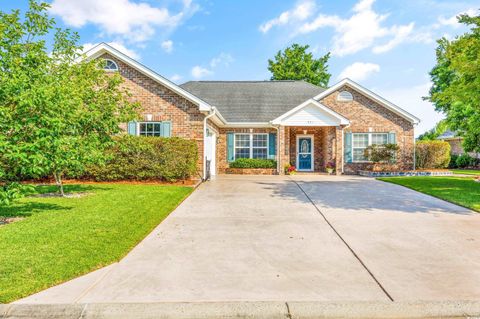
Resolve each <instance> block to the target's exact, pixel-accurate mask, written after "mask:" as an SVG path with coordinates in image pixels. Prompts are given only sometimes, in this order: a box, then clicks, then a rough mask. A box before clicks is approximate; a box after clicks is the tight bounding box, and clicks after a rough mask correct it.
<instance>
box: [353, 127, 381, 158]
mask: <svg viewBox="0 0 480 319" xmlns="http://www.w3.org/2000/svg"><path fill="white" fill-rule="evenodd" d="M373 144H376V145H384V144H388V133H353V134H352V155H353V161H354V162H365V161H367V158H366V157H365V149H366V148H367V147H368V146H369V145H373Z"/></svg>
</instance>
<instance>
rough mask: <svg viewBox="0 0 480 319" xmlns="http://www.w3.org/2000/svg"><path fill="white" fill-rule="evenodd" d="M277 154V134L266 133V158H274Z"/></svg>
mask: <svg viewBox="0 0 480 319" xmlns="http://www.w3.org/2000/svg"><path fill="white" fill-rule="evenodd" d="M276 155H277V134H276V133H268V158H269V159H275V156H276Z"/></svg>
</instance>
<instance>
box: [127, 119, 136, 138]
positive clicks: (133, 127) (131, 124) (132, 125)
mask: <svg viewBox="0 0 480 319" xmlns="http://www.w3.org/2000/svg"><path fill="white" fill-rule="evenodd" d="M127 132H128V134H129V135H137V122H134V121H132V122H128V128H127Z"/></svg>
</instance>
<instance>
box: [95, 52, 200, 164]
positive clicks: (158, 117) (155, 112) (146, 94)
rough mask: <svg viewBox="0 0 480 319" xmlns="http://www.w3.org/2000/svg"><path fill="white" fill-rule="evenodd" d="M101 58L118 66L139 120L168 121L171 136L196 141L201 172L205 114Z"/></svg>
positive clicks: (126, 68) (128, 69) (136, 73)
mask: <svg viewBox="0 0 480 319" xmlns="http://www.w3.org/2000/svg"><path fill="white" fill-rule="evenodd" d="M100 58H108V59H111V60H113V61H115V62H116V63H117V65H118V68H119V73H120V75H122V77H123V78H124V83H123V86H124V87H126V88H127V89H128V90H129V91H130V93H131V94H132V97H131V99H132V101H136V102H139V103H140V104H141V109H140V114H139V117H140V118H139V120H142V121H143V120H144V121H146V114H152V120H153V121H171V122H172V136H178V137H183V138H186V139H192V140H195V141H196V142H197V145H198V151H199V160H198V172H199V173H200V172H202V167H203V166H202V165H203V119H204V117H205V115H204V114H203V113H201V112H200V111H199V110H198V106H197V105H195V104H193V103H192V102H190V101H189V100H187V99H185V98H184V97H182V96H180V95H178V94H177V93H175V92H173V91H172V90H170V89H169V88H167V87H165V86H163V85H162V84H160V83H158V82H156V81H154V80H152V79H151V78H150V77H148V76H146V75H144V74H143V73H141V72H139V71H137V70H136V69H134V68H132V67H131V66H129V65H127V64H125V63H123V62H122V61H120V60H118V59H116V58H115V57H113V56H111V55H109V54H104V55H102V56H101V57H100ZM122 128H123V129H125V128H126V125H122Z"/></svg>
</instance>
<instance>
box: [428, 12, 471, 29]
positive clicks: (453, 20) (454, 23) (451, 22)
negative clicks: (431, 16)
mask: <svg viewBox="0 0 480 319" xmlns="http://www.w3.org/2000/svg"><path fill="white" fill-rule="evenodd" d="M461 14H467V15H469V16H475V15H477V14H478V10H476V9H468V10H465V11H462V12H459V13H457V14H455V15H453V16H451V17H449V18H445V17H444V16H440V17H438V23H439V24H440V25H441V26H449V27H453V28H459V27H460V26H461V25H462V24H461V23H458V19H457V17H458V16H459V15H461Z"/></svg>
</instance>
